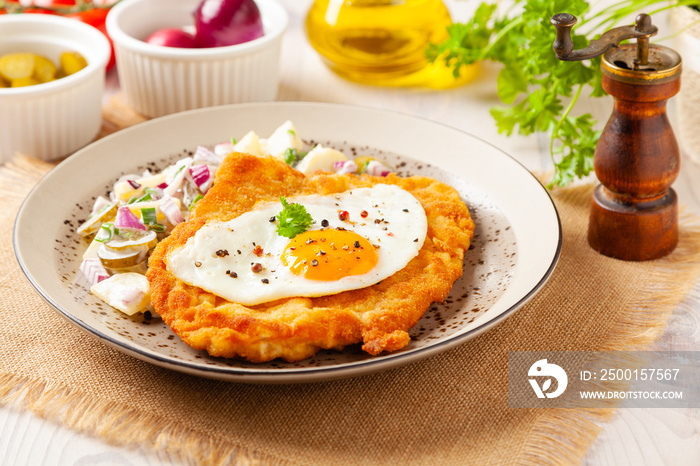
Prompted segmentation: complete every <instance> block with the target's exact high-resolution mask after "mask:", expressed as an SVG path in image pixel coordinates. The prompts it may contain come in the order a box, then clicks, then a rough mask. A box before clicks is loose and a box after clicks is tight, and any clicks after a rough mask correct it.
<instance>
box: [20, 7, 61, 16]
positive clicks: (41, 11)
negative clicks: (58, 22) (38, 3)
mask: <svg viewBox="0 0 700 466" xmlns="http://www.w3.org/2000/svg"><path fill="white" fill-rule="evenodd" d="M22 13H33V14H35V15H57V14H58V13H57V12H55V11H53V10H47V9H46V8H31V7H30V8H25V9H23V10H22Z"/></svg>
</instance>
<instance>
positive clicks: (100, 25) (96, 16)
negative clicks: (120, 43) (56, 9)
mask: <svg viewBox="0 0 700 466" xmlns="http://www.w3.org/2000/svg"><path fill="white" fill-rule="evenodd" d="M107 13H109V9H108V8H93V9H91V10H85V11H80V12H78V13H71V14H69V15H66V16H67V17H69V18H73V19H77V20H78V21H80V22H83V23H85V24H89V25H90V26H93V27H96V28H97V29H98V30H99V31H100V32H102V33H103V34H104V35H105V37H107V40H109V46H110V47H111V48H112V56H111V57H110V59H109V63H107V70H110V69H112V67H113V66H114V64H115V63H116V60H115V58H114V44H112V39H110V38H109V35H108V34H107V27H106V26H105V18H106V17H107Z"/></svg>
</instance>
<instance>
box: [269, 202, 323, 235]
mask: <svg viewBox="0 0 700 466" xmlns="http://www.w3.org/2000/svg"><path fill="white" fill-rule="evenodd" d="M280 202H281V203H282V207H283V208H282V211H281V212H280V213H279V214H277V220H278V222H279V224H278V225H277V234H278V235H280V236H284V237H285V238H294V237H295V236H296V235H298V234H300V233H304V232H305V231H306V230H308V229H309V227H310V226H311V224H312V223H313V221H314V220H313V218H311V215H310V214H309V213H308V212H307V211H306V207H304V206H303V205H301V204H297V203H294V204H289V203H288V202H287V199H286V198H285V197H284V196H280Z"/></svg>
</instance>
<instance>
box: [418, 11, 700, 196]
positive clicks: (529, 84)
mask: <svg viewBox="0 0 700 466" xmlns="http://www.w3.org/2000/svg"><path fill="white" fill-rule="evenodd" d="M698 4H700V0H672V1H669V0H664V1H662V0H621V1H618V2H616V3H614V4H613V5H611V6H610V7H608V8H605V9H603V10H601V11H598V12H592V10H591V8H590V5H589V4H588V2H586V1H585V0H515V1H514V2H512V3H510V8H508V9H507V10H503V9H502V8H500V6H499V4H498V2H496V3H490V2H484V3H482V4H481V5H480V6H479V7H478V8H477V10H476V12H475V14H474V16H473V17H472V18H471V20H469V21H468V22H466V23H454V24H452V25H450V26H449V27H448V33H449V37H448V38H447V39H446V40H445V41H444V42H442V43H439V44H431V45H430V46H429V48H428V50H427V57H428V59H429V60H430V61H435V60H437V59H444V60H445V62H446V63H447V65H448V66H450V67H451V68H452V70H453V72H454V75H455V76H459V74H460V71H461V69H462V67H463V66H466V65H470V64H472V63H475V62H477V61H481V60H493V61H496V62H500V63H502V64H503V65H504V66H503V69H502V70H501V71H500V73H499V74H498V79H497V83H496V84H497V90H498V96H499V98H500V100H501V102H503V104H505V105H503V106H497V107H494V108H492V109H491V115H492V116H493V118H494V119H495V120H496V124H497V126H498V131H499V132H500V133H504V134H506V135H511V134H513V132H515V131H516V130H517V131H518V133H519V134H522V135H528V134H532V133H535V132H545V133H549V135H550V143H549V152H550V155H551V157H552V161H553V162H554V167H555V172H554V176H553V179H552V182H551V185H559V186H564V185H566V184H568V183H569V182H571V181H573V180H574V179H575V178H581V177H584V176H586V175H588V174H589V173H590V172H591V170H592V169H593V153H594V151H595V146H596V144H597V142H598V138H599V137H600V131H598V130H596V129H595V127H596V121H595V120H594V119H593V117H592V116H591V115H590V114H584V115H581V116H577V117H574V116H572V115H571V111H572V109H573V108H574V105H575V103H576V101H577V100H578V98H579V96H580V95H581V93H582V92H583V90H584V88H586V89H587V90H589V91H590V95H591V96H593V97H599V96H602V95H605V91H603V89H602V87H601V76H602V73H601V70H600V58H597V59H593V60H588V61H574V62H565V61H561V60H558V59H557V58H556V56H555V55H554V51H553V50H552V43H553V42H554V38H555V37H556V30H555V28H554V26H552V25H551V24H550V22H549V19H550V18H551V17H552V16H554V15H555V14H557V13H571V14H573V15H574V16H576V17H577V18H578V24H577V27H576V28H574V30H572V34H571V37H572V40H573V42H574V47H575V48H577V49H578V48H583V47H585V46H586V45H588V43H589V42H590V40H592V39H594V38H596V37H597V36H599V35H600V34H602V33H603V32H605V31H606V30H608V29H610V28H611V27H616V26H618V22H619V21H620V20H622V19H624V18H626V17H629V16H630V15H634V14H635V13H639V12H642V11H643V10H646V11H644V12H646V13H647V14H654V13H657V12H659V11H662V10H665V9H668V8H672V7H675V6H680V5H698ZM649 9H652V11H649ZM579 26H583V27H579ZM579 30H584V31H586V34H581V33H579V32H578V31H579ZM565 100H568V103H567V104H566V106H565V103H564V101H565Z"/></svg>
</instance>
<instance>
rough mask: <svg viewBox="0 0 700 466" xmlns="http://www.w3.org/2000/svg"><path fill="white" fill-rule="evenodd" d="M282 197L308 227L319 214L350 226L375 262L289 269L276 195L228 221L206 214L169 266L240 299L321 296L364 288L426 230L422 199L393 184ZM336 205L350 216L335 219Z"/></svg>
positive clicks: (414, 249) (331, 224)
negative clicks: (343, 273)
mask: <svg viewBox="0 0 700 466" xmlns="http://www.w3.org/2000/svg"><path fill="white" fill-rule="evenodd" d="M287 201H288V202H289V203H290V204H291V203H299V204H302V205H303V206H304V207H305V208H306V210H307V211H308V212H309V213H310V214H311V216H312V218H313V219H314V224H313V226H312V228H311V229H321V228H322V225H321V224H322V221H323V220H327V221H328V226H327V227H326V228H337V227H342V228H345V229H346V230H350V231H354V232H355V233H357V234H359V235H360V236H363V237H365V238H366V239H367V240H369V242H370V243H371V244H373V245H376V246H379V248H378V249H377V253H378V261H377V264H376V266H375V267H374V268H372V269H371V270H370V271H369V272H367V273H365V274H362V275H351V276H347V277H343V278H341V279H339V280H334V281H320V280H309V279H306V278H304V277H303V276H298V275H295V274H293V273H292V272H291V271H290V270H289V268H288V267H287V266H285V265H284V264H283V263H282V261H281V259H280V256H281V255H282V252H283V251H284V249H285V247H286V246H287V244H288V243H289V241H290V239H289V238H286V237H282V236H279V235H278V234H277V231H276V230H277V225H278V224H277V221H272V222H271V221H270V220H271V218H272V217H276V216H277V214H278V213H279V212H280V211H281V210H282V205H281V203H279V202H275V203H267V204H265V205H262V206H260V207H259V208H258V209H256V210H253V211H251V212H247V213H245V214H243V215H241V216H239V217H237V218H235V219H233V220H230V221H228V222H219V221H213V222H209V223H208V224H206V225H205V226H203V227H202V228H201V229H200V230H198V231H197V233H195V235H194V236H193V237H191V238H190V239H189V240H188V241H187V243H186V244H185V245H184V246H182V247H181V248H179V249H176V250H174V251H173V252H171V253H170V254H169V256H168V257H167V260H166V262H167V266H168V269H169V270H170V272H171V273H172V274H173V275H174V276H175V277H177V278H178V279H180V280H182V281H183V282H185V283H188V284H190V285H194V286H198V287H200V288H202V289H204V290H207V291H209V292H211V293H214V294H216V295H218V296H220V297H222V298H225V299H227V300H229V301H232V302H236V303H241V304H244V305H254V304H260V303H264V302H269V301H274V300H277V299H281V298H289V297H293V296H304V297H316V296H326V295H331V294H336V293H340V292H342V291H348V290H354V289H359V288H364V287H367V286H370V285H373V284H375V283H377V282H379V281H381V280H383V279H385V278H387V277H389V276H391V275H393V274H394V273H396V272H398V271H399V270H401V269H402V268H404V267H405V266H406V264H408V262H409V261H410V260H411V259H413V258H414V257H415V256H416V255H418V251H419V250H420V248H421V247H422V246H423V242H424V241H425V236H426V233H427V230H428V220H427V218H426V215H425V211H424V210H423V206H422V205H421V204H420V202H418V200H417V199H416V198H415V197H414V196H413V195H412V194H410V193H409V192H408V191H406V190H403V189H401V188H399V187H397V186H394V185H386V184H379V185H376V186H374V187H371V188H358V189H353V190H350V191H346V192H344V193H340V194H335V195H329V196H321V195H308V196H294V197H290V198H288V199H287ZM339 211H347V212H348V213H349V221H342V220H340V218H339V215H338V212H339ZM362 211H367V214H368V215H367V217H366V218H362V217H361V215H360V213H361V212H362ZM257 246H261V247H262V249H263V252H262V256H260V257H258V256H257V255H256V254H255V252H254V251H255V249H256V247H257ZM217 252H218V254H217ZM254 263H260V264H261V265H262V266H263V270H262V271H261V272H258V273H256V272H253V271H252V267H251V265H252V264H254ZM227 272H228V273H227ZM233 275H235V278H234V277H233ZM264 280H267V283H264Z"/></svg>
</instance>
